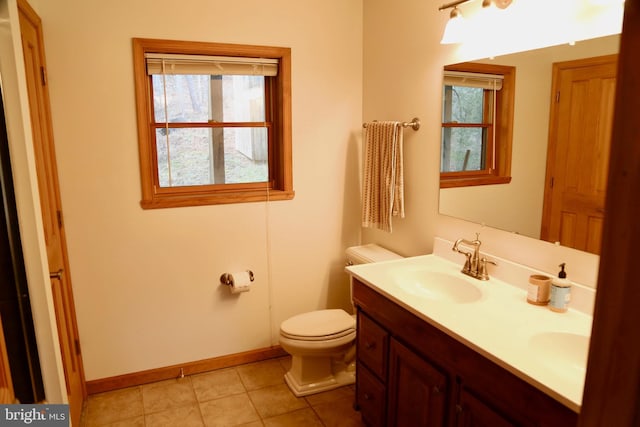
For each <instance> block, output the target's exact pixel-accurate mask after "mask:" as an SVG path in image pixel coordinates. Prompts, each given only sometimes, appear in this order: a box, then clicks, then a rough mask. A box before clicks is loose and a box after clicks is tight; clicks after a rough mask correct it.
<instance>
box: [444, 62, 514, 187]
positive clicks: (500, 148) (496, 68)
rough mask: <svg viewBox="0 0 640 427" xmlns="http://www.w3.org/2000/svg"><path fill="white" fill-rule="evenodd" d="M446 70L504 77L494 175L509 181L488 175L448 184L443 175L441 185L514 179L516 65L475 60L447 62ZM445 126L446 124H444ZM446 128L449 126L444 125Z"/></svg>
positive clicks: (472, 183) (499, 95)
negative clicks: (484, 62)
mask: <svg viewBox="0 0 640 427" xmlns="http://www.w3.org/2000/svg"><path fill="white" fill-rule="evenodd" d="M444 69H445V70H452V71H465V72H470V73H486V74H500V75H502V76H504V80H503V82H502V89H501V90H499V91H498V93H497V95H496V96H497V98H498V103H499V105H501V108H500V109H499V110H498V115H499V116H498V117H496V118H497V119H498V121H497V123H498V128H497V130H496V141H497V147H496V153H495V159H494V161H495V174H496V175H497V176H499V177H502V178H507V180H501V181H500V182H490V181H488V180H486V179H485V178H479V179H474V180H470V179H467V180H454V181H453V182H454V183H453V184H448V182H449V181H450V178H446V177H445V176H443V175H442V174H441V178H440V188H448V187H462V186H473V185H487V184H506V183H509V182H511V155H512V145H513V117H514V109H515V90H516V68H515V67H511V66H506V65H496V64H480V63H475V62H462V63H458V64H452V65H447V66H445V67H444ZM443 126H445V124H443ZM454 126H457V127H466V125H464V124H459V123H457V124H455V125H454ZM445 127H446V126H445Z"/></svg>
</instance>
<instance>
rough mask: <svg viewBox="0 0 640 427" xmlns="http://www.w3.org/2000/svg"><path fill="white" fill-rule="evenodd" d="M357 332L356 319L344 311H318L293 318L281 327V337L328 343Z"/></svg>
mask: <svg viewBox="0 0 640 427" xmlns="http://www.w3.org/2000/svg"><path fill="white" fill-rule="evenodd" d="M355 332H356V322H355V320H354V318H353V317H352V316H351V315H350V314H349V313H347V312H346V311H344V310H340V309H328V310H317V311H311V312H308V313H302V314H298V315H296V316H293V317H291V318H289V319H287V320H285V321H284V322H282V325H280V335H282V336H283V337H286V338H289V339H294V340H299V341H326V340H332V339H337V338H341V337H345V336H348V335H351V334H355Z"/></svg>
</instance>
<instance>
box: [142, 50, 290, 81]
mask: <svg viewBox="0 0 640 427" xmlns="http://www.w3.org/2000/svg"><path fill="white" fill-rule="evenodd" d="M144 56H145V60H146V64H147V74H149V75H151V74H189V75H207V74H208V75H213V76H221V75H243V76H277V75H278V60H277V59H273V58H248V57H234V56H207V55H177V54H162V53H145V55H144Z"/></svg>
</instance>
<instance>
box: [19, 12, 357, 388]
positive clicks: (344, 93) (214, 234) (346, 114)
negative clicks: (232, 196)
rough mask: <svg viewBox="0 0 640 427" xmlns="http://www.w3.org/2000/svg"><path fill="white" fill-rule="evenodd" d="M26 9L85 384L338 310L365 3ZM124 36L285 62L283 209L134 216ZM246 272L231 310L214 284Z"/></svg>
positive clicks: (348, 241) (343, 291) (224, 349)
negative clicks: (245, 289)
mask: <svg viewBox="0 0 640 427" xmlns="http://www.w3.org/2000/svg"><path fill="white" fill-rule="evenodd" d="M31 3H32V5H33V6H34V8H35V9H36V11H37V12H38V14H39V15H40V17H41V18H42V21H43V27H44V36H45V47H46V54H47V63H48V76H49V90H50V95H51V104H52V105H51V106H52V115H53V123H54V137H55V144H56V153H57V160H58V168H59V174H60V186H61V193H62V203H63V208H64V217H65V224H66V229H67V238H68V245H69V255H70V262H71V269H72V281H73V289H74V294H75V301H76V311H77V316H78V323H79V329H80V338H81V345H82V349H83V359H84V364H85V372H86V377H87V380H94V379H99V378H104V377H109V376H114V375H121V374H126V373H130V372H136V371H141V370H145V369H152V368H157V367H162V366H167V365H172V364H179V363H183V362H191V361H195V360H200V359H206V358H212V357H216V356H220V355H226V354H232V353H237V352H242V351H247V350H252V349H257V348H263V347H268V346H270V345H273V344H277V333H278V328H279V325H280V322H281V321H282V320H284V319H285V318H287V317H289V316H291V315H293V314H297V313H299V312H303V311H308V310H312V309H317V308H324V307H327V306H332V307H343V308H350V303H349V294H348V281H347V278H346V275H345V274H344V273H343V267H344V250H345V248H346V247H347V246H350V245H354V244H357V243H358V242H359V237H360V230H359V226H358V213H357V212H358V207H359V204H358V173H357V171H355V170H353V168H352V165H354V164H357V155H358V152H359V151H358V146H357V144H358V136H359V135H360V130H361V121H362V33H363V29H362V1H361V0H347V1H345V0H323V1H305V2H299V1H295V0H275V1H269V2H265V1H259V0H243V1H232V2H230V1H221V0H185V1H180V2H176V1H172V0H156V1H142V0H139V1H132V2H104V1H99V0H90V1H77V0H59V1H55V2H51V1H46V0H31ZM132 37H149V38H165V39H176V40H196V41H212V42H224V43H245V44H259V45H271V46H288V47H291V48H292V61H293V62H292V72H293V78H292V87H293V167H294V189H295V191H296V197H295V199H294V200H292V201H284V202H272V203H271V204H270V205H268V206H266V205H265V203H251V204H235V205H221V206H205V207H190V208H176V209H160V210H147V211H144V210H142V209H141V208H140V205H139V201H140V177H139V168H138V146H137V138H136V115H135V100H134V90H133V67H132V53H131V38H132ZM243 269H251V270H252V271H253V272H254V274H255V277H256V280H255V282H254V285H253V289H252V291H251V292H249V293H245V294H242V295H239V296H238V297H229V295H228V292H227V289H226V288H222V287H219V286H218V278H219V276H220V274H221V273H223V272H227V271H235V270H243Z"/></svg>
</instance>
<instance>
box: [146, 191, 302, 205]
mask: <svg viewBox="0 0 640 427" xmlns="http://www.w3.org/2000/svg"><path fill="white" fill-rule="evenodd" d="M294 196H295V192H293V191H279V190H269V194H268V195H267V190H266V189H264V190H255V191H251V192H249V191H243V192H240V191H238V192H235V193H226V194H225V193H217V194H211V195H200V196H193V195H187V196H185V195H168V196H156V197H154V199H153V200H143V201H141V202H140V205H141V206H142V208H143V209H159V208H178V207H185V206H203V205H221V204H230V203H249V202H266V201H280V200H291V199H293V197H294Z"/></svg>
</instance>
